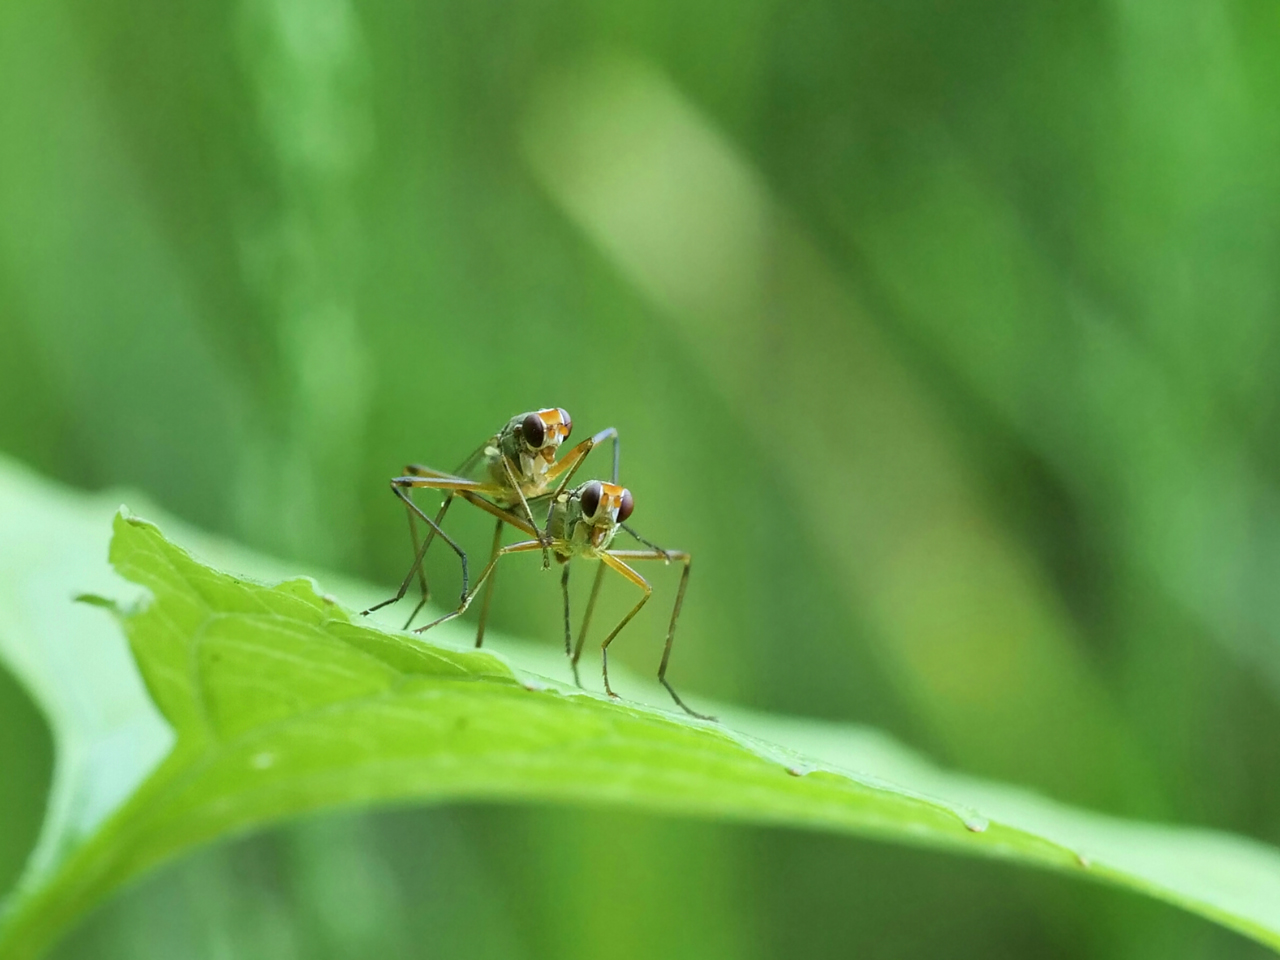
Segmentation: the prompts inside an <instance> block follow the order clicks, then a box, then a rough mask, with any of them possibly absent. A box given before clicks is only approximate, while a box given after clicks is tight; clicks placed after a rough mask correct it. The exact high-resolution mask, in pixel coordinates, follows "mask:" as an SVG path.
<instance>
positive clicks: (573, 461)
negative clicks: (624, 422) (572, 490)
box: [547, 427, 620, 496]
mask: <svg viewBox="0 0 1280 960" xmlns="http://www.w3.org/2000/svg"><path fill="white" fill-rule="evenodd" d="M610 439H612V440H613V482H614V483H617V482H618V455H619V453H620V448H619V445H618V431H617V429H616V428H614V427H606V428H605V429H604V430H601V431H600V432H599V433H597V434H596V435H595V436H594V437H587V439H585V440H583V441H582V442H581V443H580V444H578V445H577V446H576V447H574V448H573V449H572V450H570V451H569V452H568V453H566V454H565V455H564V456H563V457H561V458H560V459H559V460H557V461H556V462H555V463H553V464H552V465H551V468H550V469H549V470H547V481H548V482H550V481H552V480H554V479H555V478H556V477H558V476H560V474H562V473H564V472H565V471H566V470H568V471H569V474H568V476H566V477H565V478H564V479H563V480H561V481H560V485H559V486H558V487H556V489H555V492H554V493H553V494H552V495H553V496H559V495H560V494H561V493H563V492H564V491H565V490H566V489H567V488H568V486H569V481H570V480H572V479H573V475H574V474H575V473H577V472H578V468H579V467H580V466H582V461H583V460H584V459H585V458H586V456H587V454H588V453H590V452H591V451H592V450H593V449H595V447H596V445H597V444H601V443H604V442H605V441H606V440H610Z"/></svg>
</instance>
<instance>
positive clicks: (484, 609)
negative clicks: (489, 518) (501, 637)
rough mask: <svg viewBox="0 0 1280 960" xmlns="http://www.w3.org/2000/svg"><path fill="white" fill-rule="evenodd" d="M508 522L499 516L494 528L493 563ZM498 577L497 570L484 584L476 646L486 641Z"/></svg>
mask: <svg viewBox="0 0 1280 960" xmlns="http://www.w3.org/2000/svg"><path fill="white" fill-rule="evenodd" d="M504 523H506V521H505V520H503V519H502V517H499V518H498V523H497V526H495V527H494V528H493V549H492V550H491V551H490V552H489V562H490V563H492V562H493V561H494V560H495V559H497V556H498V551H499V550H500V549H502V525H503V524H504ZM497 579H498V572H497V571H496V570H495V571H494V572H493V573H492V574H491V575H490V577H489V582H488V583H486V584H485V585H484V600H483V601H482V602H481V604H480V626H479V627H477V628H476V647H479V646H480V645H481V644H483V643H484V625H485V624H486V623H488V622H489V604H491V603H492V602H493V585H494V583H495V582H496V581H497Z"/></svg>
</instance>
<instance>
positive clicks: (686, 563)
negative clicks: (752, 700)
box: [609, 550, 715, 720]
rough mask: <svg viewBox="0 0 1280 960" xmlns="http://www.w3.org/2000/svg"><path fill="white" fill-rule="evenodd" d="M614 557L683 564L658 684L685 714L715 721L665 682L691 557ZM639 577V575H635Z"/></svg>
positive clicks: (625, 553) (626, 553) (636, 553)
mask: <svg viewBox="0 0 1280 960" xmlns="http://www.w3.org/2000/svg"><path fill="white" fill-rule="evenodd" d="M609 553H610V554H612V555H613V556H614V557H617V558H625V559H627V560H632V561H635V560H663V561H665V562H667V563H670V562H671V561H672V560H674V561H676V562H677V563H683V564H684V570H683V571H682V572H681V574H680V586H679V587H678V588H677V590H676V603H675V606H674V607H672V609H671V623H670V624H669V625H668V627H667V642H666V645H665V646H664V647H663V648H662V662H661V663H660V664H659V665H658V682H659V683H660V684H662V685H663V686H664V687H666V688H667V693H669V694H671V699H672V700H674V701H675V702H676V704H677V705H678V706H679V707H680V709H681V710H683V711H684V712H685V713H687V714H689V716H691V717H697V718H698V719H699V720H715V717H711V716H708V715H706V714H705V713H698V712H697V711H696V710H691V709H690V708H689V707H688V705H687V704H685V702H684V701H683V700H681V699H680V694H678V693H676V691H675V688H674V687H672V686H671V684H670V683H669V682H668V681H667V664H668V663H669V662H670V660H671V645H672V644H673V643H674V642H675V638H676V622H677V621H678V620H679V619H680V608H681V607H683V606H684V593H685V589H686V588H687V587H688V585H689V571H690V570H692V569H693V557H691V556H690V555H689V554H687V553H685V552H684V551H683V550H666V551H664V550H654V551H652V552H650V551H646V550H611V551H609ZM637 576H639V574H637Z"/></svg>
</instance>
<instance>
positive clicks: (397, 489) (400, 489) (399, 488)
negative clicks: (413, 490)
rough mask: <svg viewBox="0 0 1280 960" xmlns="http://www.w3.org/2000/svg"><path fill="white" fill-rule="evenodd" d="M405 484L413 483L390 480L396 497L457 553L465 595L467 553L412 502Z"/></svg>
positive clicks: (417, 560)
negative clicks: (460, 563)
mask: <svg viewBox="0 0 1280 960" xmlns="http://www.w3.org/2000/svg"><path fill="white" fill-rule="evenodd" d="M401 479H403V478H401ZM406 486H410V487H411V486H413V484H401V483H400V480H399V479H397V480H392V481H391V491H392V492H393V493H394V494H395V495H396V496H397V497H399V498H400V499H401V500H403V501H404V502H405V504H406V505H407V506H408V507H409V509H410V510H412V511H413V512H414V513H416V514H417V515H418V517H419V518H421V519H422V520H425V521H426V522H427V526H429V527H430V528H431V530H432V532H433V533H435V534H436V535H437V536H439V537H440V539H441V540H443V541H444V542H445V543H447V544H448V545H449V546H450V548H451V549H452V550H453V552H454V553H456V554H457V555H458V559H459V560H460V561H461V562H462V596H463V597H465V596H466V595H467V555H466V553H465V552H464V551H463V549H462V548H461V547H460V546H458V545H457V543H455V542H454V540H453V537H451V536H449V535H448V534H447V533H445V532H444V529H443V528H442V527H441V526H440V525H439V524H438V523H436V522H435V521H434V520H432V519H431V518H430V517H428V516H427V515H426V514H425V513H423V512H422V508H421V507H419V506H418V505H417V504H416V503H414V502H413V498H412V497H410V496H409V494H407V493H406V492H405V490H404V488H405V487H406ZM423 550H424V551H425V550H426V547H425V546H424V547H423ZM415 560H416V562H417V563H420V562H421V560H422V558H421V557H416V558H415ZM417 563H415V566H416V565H417Z"/></svg>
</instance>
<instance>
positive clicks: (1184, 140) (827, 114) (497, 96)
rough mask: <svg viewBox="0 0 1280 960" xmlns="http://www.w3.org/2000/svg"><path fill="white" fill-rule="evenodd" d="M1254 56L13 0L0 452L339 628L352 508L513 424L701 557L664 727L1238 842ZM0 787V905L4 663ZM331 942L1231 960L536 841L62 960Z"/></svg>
mask: <svg viewBox="0 0 1280 960" xmlns="http://www.w3.org/2000/svg"><path fill="white" fill-rule="evenodd" d="M1277 37H1280V12H1278V11H1277V8H1276V7H1275V5H1274V4H1271V3H1267V2H1262V0H1250V2H1234V3H1192V2H1184V0H1173V2H1169V3H1164V4H1158V5H1152V4H1143V3H1135V2H1132V0H1112V2H1075V3H1053V4H1050V3H1022V2H1013V0H979V2H973V3H968V4H944V3H933V2H928V0H917V2H908V3H897V4H887V3H873V2H868V0H852V2H847V0H846V2H837V0H800V2H797V3H777V2H773V0H743V2H740V3H737V4H733V5H728V4H713V3H705V2H698V0H694V2H688V0H683V2H678V3H677V2H674V0H620V2H615V3H608V4H604V3H600V4H592V3H574V2H558V3H557V2H536V3H526V4H520V5H514V4H497V3H488V2H483V0H473V2H469V3H458V4H448V3H435V2H431V0H426V2H418V3H404V2H400V0H389V2H386V3H382V4H361V3H357V2H353V0H239V2H229V3H209V2H205V0H190V2H184V3H168V2H161V0H135V2H132V3H127V2H121V0H99V2H88V0H49V2H42V3H36V2H35V0H7V2H5V3H3V4H0V450H3V451H4V452H6V453H9V454H12V455H14V456H16V457H18V458H20V459H22V460H24V461H25V462H27V463H28V464H30V465H32V466H33V467H35V468H36V469H38V470H40V471H42V472H43V473H45V474H46V475H48V476H49V477H51V478H55V479H57V480H59V481H62V482H64V483H68V484H71V485H74V486H77V487H81V488H85V489H93V490H96V489H102V488H106V487H117V486H122V487H130V488H134V489H137V490H139V491H142V492H143V493H145V494H146V495H147V496H148V497H149V498H151V499H152V500H153V501H155V502H158V503H159V504H161V505H163V506H164V507H165V508H167V509H169V510H171V511H173V512H174V513H177V514H179V515H180V516H182V517H184V518H186V519H188V520H190V521H192V522H194V523H197V524H200V525H203V526H204V527H206V528H208V529H210V530H212V531H216V532H219V533H222V534H225V535H227V536H230V537H233V538H236V539H238V540H241V541H243V542H245V543H247V544H250V545H252V546H254V547H257V548H260V549H263V550H266V551H269V552H273V553H276V554H278V555H280V556H283V557H286V558H288V559H290V560H292V561H294V562H296V564H297V566H298V568H299V570H300V571H305V572H310V571H314V570H322V569H331V570H339V571H341V572H343V573H348V574H354V575H358V576H361V577H364V578H366V579H370V580H372V581H374V582H378V583H385V584H387V585H388V587H390V586H391V585H392V584H394V583H396V582H398V580H399V577H400V576H401V575H402V573H403V570H404V567H405V565H406V564H407V561H408V556H409V554H408V542H407V537H406V535H405V530H404V517H403V513H402V511H400V510H399V509H398V508H397V506H396V504H395V502H394V501H393V500H392V498H391V496H390V494H389V493H388V492H387V489H386V479H387V478H388V477H390V476H391V475H393V474H395V473H397V472H398V471H399V469H400V467H401V466H402V465H403V464H404V463H406V462H409V461H417V462H425V463H430V464H432V465H434V466H437V467H440V468H444V469H450V468H452V467H453V466H454V465H455V464H456V463H457V462H458V461H460V460H461V459H462V458H463V457H464V456H465V455H466V454H467V453H469V452H470V451H471V450H472V449H473V448H474V447H475V446H476V444H477V443H478V442H479V441H481V440H482V439H483V438H484V437H486V436H487V435H489V434H490V433H492V432H493V431H494V430H496V429H497V428H498V427H499V426H500V425H501V424H502V423H504V422H505V421H506V419H507V418H508V417H510V416H511V415H513V414H515V413H517V412H520V411H524V410H528V409H532V408H536V407H540V406H550V405H558V406H563V407H566V408H567V409H568V410H570V412H571V413H572V414H573V417H574V422H575V432H574V439H575V440H576V439H581V438H582V437H585V436H587V435H588V434H589V433H590V432H593V431H595V430H598V429H600V428H602V427H604V426H609V425H612V426H616V427H617V428H618V429H619V431H620V433H621V436H622V438H623V448H622V478H623V480H624V482H625V483H626V484H627V485H628V486H629V487H630V488H631V489H632V490H633V491H634V492H635V495H636V502H637V508H636V515H635V525H636V526H637V527H638V528H639V529H640V530H642V531H643V532H644V533H645V534H646V535H647V536H649V537H651V538H653V539H656V540H658V541H659V542H661V543H662V544H664V545H670V546H678V547H683V548H686V549H689V550H691V551H692V552H693V554H694V555H695V557H696V560H697V562H696V564H695V567H696V569H695V572H694V575H693V580H692V583H691V588H690V592H689V596H688V600H687V603H686V605H685V609H684V615H683V620H682V625H681V635H680V642H679V643H678V644H677V646H676V650H675V656H674V659H673V664H672V673H671V676H672V679H673V680H674V681H676V682H677V685H678V686H680V687H681V689H682V690H683V691H684V692H685V693H686V695H688V696H689V697H690V699H691V700H692V701H693V702H694V703H695V704H696V703H697V702H698V699H699V697H715V698H720V699H726V700H732V701H735V702H740V703H743V704H747V705H750V706H752V707H755V708H759V709H767V710H774V711H780V712H788V713H795V714H803V715H808V716H815V717H821V718H826V719H833V720H841V721H849V722H856V723H866V724H872V725H875V726H878V727H881V728H883V729H885V730H887V731H889V732H891V733H892V734H894V735H895V736H897V737H898V738H900V739H901V740H903V741H905V742H907V743H909V744H911V745H912V746H915V747H917V748H918V749H920V750H922V751H924V752H926V753H928V754H929V755H931V756H933V757H935V758H937V759H938V760H940V761H942V762H944V763H947V764H949V765H951V766H954V767H956V768H959V769H964V770H967V771H971V772H974V773H976V774H980V775H984V776H990V777H995V778H999V779H1003V780H1007V781H1012V782H1016V783H1021V784H1024V785H1027V786H1029V787H1032V788H1035V789H1038V790H1041V791H1043V792H1045V793H1047V794H1049V795H1051V796H1054V797H1057V798H1060V799H1062V800H1064V801H1068V802H1071V803H1075V804H1079V805H1083V806H1088V807H1092V808H1095V809H1099V810H1105V811H1108V812H1113V813H1117V814H1121V815H1125V816H1131V817H1139V818H1149V819H1161V820H1169V821H1174V822H1178V823H1183V824H1196V825H1204V826H1209V827H1214V828H1220V829H1226V830H1231V831H1236V832H1239V833H1242V834H1247V835H1250V836H1254V837H1258V838H1261V839H1263V840H1266V841H1269V842H1271V843H1280V736H1277V730H1280V590H1277V589H1276V584H1277V578H1278V576H1280V499H1278V498H1277V491H1278V489H1280V486H1278V485H1280V455H1278V454H1277V449H1280V446H1278V445H1277V444H1276V443H1275V437H1276V434H1277V427H1278V426H1280V377H1278V376H1277V371H1278V370H1280V325H1278V324H1277V315H1278V311H1280V270H1278V269H1277V264H1278V263H1280V164H1277V162H1276V157H1277V156H1278V155H1280V152H1278V148H1280V123H1278V122H1277V116H1278V114H1277V106H1278V104H1280V46H1278V41H1277V39H1276V38H1277ZM595 456H597V457H600V459H599V460H596V459H594V458H593V460H592V461H589V464H590V465H591V466H592V467H594V469H595V472H597V473H599V474H605V473H606V471H607V469H608V467H607V457H602V456H600V455H599V454H596V455H595ZM450 519H451V521H452V523H453V529H455V530H456V531H457V532H458V534H459V535H460V536H461V537H462V538H464V540H465V541H466V543H467V545H468V547H469V548H470V549H472V550H473V551H475V552H476V553H477V554H482V553H483V551H484V549H485V544H486V542H487V539H486V538H487V535H488V529H489V525H488V523H487V521H486V520H483V519H481V518H480V517H478V516H467V515H466V511H465V510H464V509H463V508H462V507H459V508H457V509H456V510H455V511H454V513H453V515H452V516H451V518H450ZM430 570H431V573H432V576H433V579H434V581H435V583H436V584H437V587H438V588H439V589H440V590H441V591H442V592H443V593H444V594H446V595H447V594H450V593H452V590H453V589H454V586H453V585H454V584H456V576H457V572H456V563H450V560H449V556H448V555H447V554H446V553H445V551H439V552H437V553H435V555H434V556H433V558H432V560H431V563H430ZM580 579H585V578H580ZM654 580H655V583H656V585H657V587H658V590H659V594H658V598H659V601H660V602H658V603H655V604H654V605H653V608H654V612H652V613H650V612H649V611H646V615H645V616H644V617H642V618H639V619H638V620H637V621H636V623H635V625H634V626H633V627H631V628H629V629H628V632H627V633H626V634H624V636H623V638H622V641H621V642H620V643H619V644H618V645H617V646H616V647H615V648H614V650H616V651H617V655H618V656H619V657H620V658H621V659H622V660H623V661H624V662H626V663H627V664H628V665H630V666H631V667H633V668H635V669H637V670H640V671H642V672H646V673H648V672H651V671H653V670H654V669H655V667H656V663H657V659H658V656H659V653H660V639H661V627H662V624H661V620H662V619H663V614H664V613H665V609H662V610H659V609H658V608H659V607H664V608H665V602H662V598H663V597H670V595H671V591H672V590H673V589H674V585H675V576H674V575H673V574H666V575H664V572H663V571H661V570H659V571H658V572H656V573H655V575H654ZM581 586H583V584H579V587H581ZM558 593H559V591H558V588H557V586H556V584H555V582H554V578H553V577H552V576H551V575H550V574H546V575H543V574H540V572H539V571H538V570H537V563H536V562H535V561H530V562H528V563H524V564H520V563H518V562H512V564H511V566H510V567H508V568H506V569H505V570H504V573H503V580H502V584H501V589H500V591H499V593H498V596H497V600H496V603H495V609H494V613H493V623H494V625H495V627H496V628H497V629H500V630H502V631H505V632H507V633H510V634H516V635H523V636H528V637H531V638H535V639H540V640H542V641H544V642H546V643H547V644H552V645H554V644H557V643H558V642H559V639H558V632H559V620H558V617H559V613H558V610H559V596H558ZM626 597H627V594H626V592H625V590H623V589H622V588H618V590H617V591H616V592H614V593H613V594H611V595H610V596H609V598H608V602H609V603H610V604H611V605H612V609H618V610H620V609H622V604H623V602H624V600H625V599H626ZM0 749H2V755H3V758H4V759H3V762H4V765H5V768H6V770H7V771H8V773H7V775H6V776H4V777H3V778H0V888H3V887H7V886H8V885H9V883H11V882H12V879H13V877H14V876H15V875H16V872H17V870H18V868H19V865H20V863H21V860H22V857H23V855H24V853H25V850H26V849H27V848H28V847H29V845H30V843H31V842H32V838H33V836H34V831H35V829H36V825H37V822H38V818H39V812H40V803H41V801H42V796H43V793H42V791H43V790H44V789H45V784H46V783H47V779H48V776H49V767H50V763H51V760H50V757H49V746H48V737H47V734H46V733H45V731H44V729H43V727H42V726H41V723H40V720H39V718H38V716H37V715H36V714H35V713H34V710H33V707H32V706H31V704H30V702H29V701H27V700H26V699H25V698H24V696H23V694H22V692H21V691H20V690H19V689H18V687H17V685H16V684H15V683H13V682H12V680H10V679H9V678H8V677H7V676H0ZM375 951H377V952H378V954H379V955H382V956H387V957H400V956H403V957H419V956H421V957H489V956H492V957H529V958H543V957H547V958H550V957H555V958H560V957H599V956H609V957H616V958H625V957H655V956H661V957H690V958H694V957H697V958H710V957H743V958H769V957H792V956H806V957H827V956H832V957H836V956H840V957H843V956H872V957H882V956H883V957H922V958H923V957H935V956H939V955H946V956H952V957H969V956H972V957H984V958H985V957H1005V956H1008V957H1022V956H1034V957H1063V958H1066V957H1085V956H1088V957H1161V958H1166V957H1175V956H1176V957H1210V956H1212V957H1254V956H1261V955H1263V950H1262V948H1261V947H1257V946H1254V945H1252V944H1250V943H1247V942H1245V941H1244V940H1243V939H1241V938H1238V937H1236V936H1234V935H1232V934H1228V933H1225V932H1223V931H1220V930H1218V929H1216V928H1214V927H1211V926H1210V925H1209V924H1207V923H1205V922H1203V921H1199V920H1196V919H1192V918H1189V917H1185V916H1183V915H1181V914H1178V913H1177V912H1175V911H1174V910H1173V909H1172V908H1168V907H1164V906H1160V905H1156V904H1152V903H1147V902H1145V901H1141V900H1139V899H1138V898H1136V897H1133V896H1130V895H1127V894H1119V893H1114V892H1111V891H1108V890H1105V889H1103V888H1100V887H1095V886H1091V885H1082V884H1078V883H1076V882H1069V881H1067V880H1064V879H1061V878H1056V877H1051V876H1041V875H1038V874H1030V873H1027V872H1025V871H1021V870H1014V869H1012V868H1007V867H1004V866H1001V865H999V864H993V863H979V862H969V861H961V860H953V859H950V858H948V857H945V856H943V855H940V854H926V853H921V852H915V851H911V850H904V849H902V848H895V847H886V846H881V845H877V844H873V843H869V842H857V841H852V840H848V839H844V838H834V837H827V836H820V835H806V834H798V833H794V832H788V831H780V830H766V829H754V828H741V827H727V826H719V825H709V824H703V823H696V822H683V821H673V820H666V819H661V818H656V817H647V816H639V815H632V814H626V813H620V812H603V811H598V810H578V809H559V808H556V809H544V808H539V807H532V808H531V807H522V808H510V809H509V808H497V807H475V808H448V809H437V810H411V809H406V810H395V811H382V812H370V813H355V814H343V815H334V816H329V817H325V818H320V819H316V820H311V821H307V822H304V823H301V824H298V825H295V826H291V827H288V828H285V829H280V830H275V831H271V832H269V833H267V834H265V835H262V836H258V837H254V838H250V839H247V840H241V841H236V842H234V843H230V844H225V845H221V846H219V847H216V848H213V849H211V850H207V851H204V852H202V853H199V854H197V855H195V856H194V857H192V858H190V859H188V860H186V861H184V862H182V863H179V864H176V865H171V866H169V867H167V868H165V869H164V870H162V871H161V872H160V873H159V874H157V875H154V876H152V877H151V878H149V879H147V880H145V881H144V882H142V883H141V884H140V885H138V886H136V887H134V888H132V889H131V890H130V891H128V892H127V893H126V894H125V895H123V896H122V897H120V898H119V899H117V900H116V901H114V902H112V903H111V904H109V905H107V906H106V907H104V908H103V909H102V910H100V911H99V912H98V913H97V914H95V915H94V916H93V917H92V918H91V919H90V921H89V922H88V923H87V924H86V925H85V926H84V927H83V928H81V929H80V930H79V931H77V932H76V934H75V935H74V936H73V937H72V939H71V940H70V941H69V942H68V943H66V944H64V945H63V947H62V948H61V950H60V952H59V955H60V956H62V957H164V958H172V957H193V958H206V957H208V958H215V957H219V958H220V957H232V956H235V957H241V956H244V957H249V956H254V957H257V956H261V957H365V956H370V955H374V954H375Z"/></svg>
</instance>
